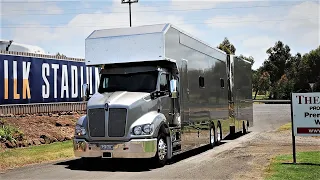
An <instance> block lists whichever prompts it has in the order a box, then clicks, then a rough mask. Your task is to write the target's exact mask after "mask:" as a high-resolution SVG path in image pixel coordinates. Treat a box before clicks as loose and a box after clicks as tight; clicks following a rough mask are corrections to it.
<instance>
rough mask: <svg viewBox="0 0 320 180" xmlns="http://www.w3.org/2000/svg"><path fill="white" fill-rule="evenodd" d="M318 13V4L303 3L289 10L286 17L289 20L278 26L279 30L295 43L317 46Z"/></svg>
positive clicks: (319, 30)
mask: <svg viewBox="0 0 320 180" xmlns="http://www.w3.org/2000/svg"><path fill="white" fill-rule="evenodd" d="M319 12H320V4H319V3H315V2H308V1H307V2H303V3H301V4H299V5H297V6H294V7H293V8H292V9H290V11H289V13H288V15H287V16H286V19H290V20H288V21H284V23H281V24H279V29H280V31H281V32H283V33H288V35H289V37H291V38H294V39H296V41H297V43H303V44H309V45H312V46H314V47H315V46H319V43H320V42H319V40H320V39H319V36H320V35H319V33H320V27H319Z"/></svg>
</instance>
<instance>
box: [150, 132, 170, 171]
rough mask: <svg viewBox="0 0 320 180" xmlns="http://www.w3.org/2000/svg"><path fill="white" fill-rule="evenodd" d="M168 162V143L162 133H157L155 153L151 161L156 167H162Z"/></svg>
mask: <svg viewBox="0 0 320 180" xmlns="http://www.w3.org/2000/svg"><path fill="white" fill-rule="evenodd" d="M167 160H168V143H167V136H166V135H165V134H164V133H159V135H158V141H157V152H156V155H155V157H154V158H153V161H154V163H155V165H156V166H157V167H162V166H164V165H165V164H166V163H167Z"/></svg>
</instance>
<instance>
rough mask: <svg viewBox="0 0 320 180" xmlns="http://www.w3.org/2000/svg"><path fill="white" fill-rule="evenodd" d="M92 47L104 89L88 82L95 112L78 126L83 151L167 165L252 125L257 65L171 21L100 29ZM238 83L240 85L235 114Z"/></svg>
mask: <svg viewBox="0 0 320 180" xmlns="http://www.w3.org/2000/svg"><path fill="white" fill-rule="evenodd" d="M85 46H86V47H85V51H86V57H85V61H86V65H87V66H99V67H101V71H100V79H99V88H98V92H96V93H95V94H93V95H90V94H89V92H90V91H89V89H88V87H89V86H88V84H84V85H83V92H84V99H85V100H86V101H87V114H86V115H85V116H82V117H81V118H79V120H78V121H77V124H76V127H75V136H74V153H75V156H77V157H82V158H83V159H85V160H89V159H91V158H97V157H98V158H152V159H153V160H154V162H155V163H156V164H158V165H160V166H162V165H164V164H165V163H166V161H167V160H168V159H170V158H172V157H173V156H174V155H176V154H179V153H181V152H185V151H188V150H191V149H193V148H197V147H200V146H204V145H207V144H210V146H211V147H213V146H215V145H218V144H219V143H220V141H221V140H222V139H223V138H224V137H226V136H227V135H229V134H230V133H235V132H237V131H242V130H246V131H247V128H248V126H249V123H252V114H253V113H252V101H250V99H251V98H252V94H251V75H250V74H247V73H251V65H250V64H249V63H248V62H246V61H243V60H241V59H239V58H238V57H236V56H230V55H227V54H226V53H224V52H223V51H221V50H219V49H217V48H214V47H211V46H209V45H207V44H205V43H204V42H202V41H200V40H198V39H196V38H193V37H192V36H191V35H188V34H187V33H185V32H183V31H182V30H179V29H178V28H176V27H175V26H173V25H171V24H156V25H148V26H138V27H131V28H116V29H104V30H96V31H94V32H93V33H91V34H90V35H89V36H88V37H87V38H86V41H85ZM231 66H232V68H230V67H231ZM233 66H236V67H237V68H233ZM231 69H232V71H234V72H233V73H229V70H231ZM233 69H234V70H233ZM230 74H232V75H233V76H234V75H235V74H237V76H238V77H241V79H240V78H236V76H234V77H232V78H231V77H230ZM230 79H232V82H235V83H234V84H232V85H231V84H228V83H230ZM225 82H226V84H227V85H225ZM239 84H241V87H240V86H238V85H239ZM237 86H238V87H237ZM230 87H232V88H234V89H237V95H236V96H234V98H233V100H232V101H233V102H235V103H234V106H237V111H236V116H235V117H236V118H233V119H230V118H229V101H228V100H229V99H230V97H229V95H230V94H232V91H231V90H230ZM237 102H241V103H239V104H237ZM239 118H241V121H240V120H238V119H239ZM229 129H230V130H232V131H230V130H229ZM246 131H245V132H246ZM86 162H89V161H86Z"/></svg>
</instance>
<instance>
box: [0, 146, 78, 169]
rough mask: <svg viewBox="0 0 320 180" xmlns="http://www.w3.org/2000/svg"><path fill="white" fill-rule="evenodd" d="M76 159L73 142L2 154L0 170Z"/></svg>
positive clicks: (13, 150)
mask: <svg viewBox="0 0 320 180" xmlns="http://www.w3.org/2000/svg"><path fill="white" fill-rule="evenodd" d="M71 157H74V154H73V145H72V141H64V142H57V143H52V144H45V145H40V146H31V147H27V148H17V149H9V150H6V151H3V152H0V170H6V169H10V168H15V167H20V166H24V165H27V164H34V163H42V162H48V161H52V160H61V159H66V158H71Z"/></svg>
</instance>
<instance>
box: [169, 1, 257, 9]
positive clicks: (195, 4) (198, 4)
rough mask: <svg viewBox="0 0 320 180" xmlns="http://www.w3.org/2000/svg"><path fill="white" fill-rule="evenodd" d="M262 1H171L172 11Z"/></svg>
mask: <svg viewBox="0 0 320 180" xmlns="http://www.w3.org/2000/svg"><path fill="white" fill-rule="evenodd" d="M252 1H260V0H171V9H175V10H190V9H192V10H198V9H199V10H201V9H210V8H215V7H216V6H217V5H218V4H222V3H230V2H231V3H236V2H246V3H247V2H252Z"/></svg>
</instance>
